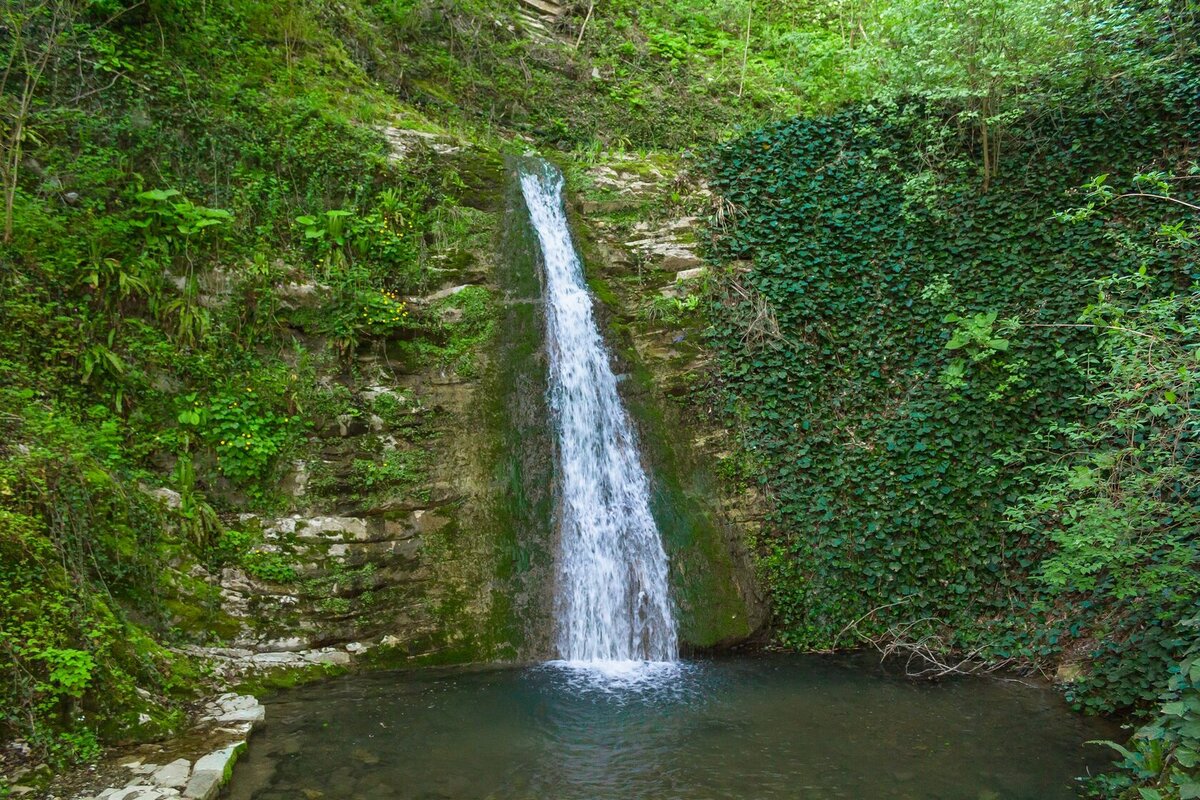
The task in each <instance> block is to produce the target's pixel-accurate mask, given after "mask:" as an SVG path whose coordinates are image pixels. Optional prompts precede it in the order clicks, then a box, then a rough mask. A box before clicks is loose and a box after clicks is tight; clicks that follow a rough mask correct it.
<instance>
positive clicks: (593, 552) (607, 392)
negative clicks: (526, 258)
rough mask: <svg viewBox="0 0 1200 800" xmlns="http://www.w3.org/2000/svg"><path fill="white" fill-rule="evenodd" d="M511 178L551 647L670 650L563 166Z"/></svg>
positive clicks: (635, 472)
mask: <svg viewBox="0 0 1200 800" xmlns="http://www.w3.org/2000/svg"><path fill="white" fill-rule="evenodd" d="M520 179H521V192H522V194H523V195H524V197H525V204H526V206H527V207H528V209H529V216H530V219H531V221H532V222H533V227H534V230H535V231H536V232H537V237H538V241H539V243H540V244H541V248H542V254H543V257H544V261H545V301H546V339H547V348H548V350H549V353H550V407H551V411H552V413H553V416H554V421H555V425H556V428H557V435H558V457H559V463H558V476H559V478H558V480H559V488H560V493H561V513H560V523H559V524H560V540H561V544H560V546H559V556H558V564H559V566H558V582H559V583H558V597H557V609H556V611H557V622H558V651H559V656H560V657H561V658H562V659H564V660H566V661H568V662H574V663H579V662H584V663H588V664H592V665H603V664H610V665H614V664H622V663H624V664H628V663H630V662H671V661H675V660H676V658H677V657H678V641H677V637H676V633H675V618H674V616H673V614H672V612H671V602H670V597H669V595H668V584H667V556H666V553H665V552H664V551H663V547H662V541H661V539H660V538H659V533H658V528H657V527H656V526H655V524H654V518H653V517H652V516H651V515H650V502H649V500H650V484H649V480H648V479H647V477H646V473H645V471H644V470H643V469H642V465H641V462H640V461H639V459H638V450H637V441H636V439H635V438H634V434H633V428H632V426H631V425H630V421H629V415H628V414H627V413H626V411H625V408H624V407H623V406H622V405H621V398H620V396H619V395H618V394H617V378H616V376H615V375H614V374H613V371H612V367H611V366H610V364H609V354H608V351H607V349H606V348H605V346H604V340H603V339H602V338H601V336H600V331H599V330H598V329H597V327H596V321H595V319H594V318H593V315H592V300H591V297H590V296H589V295H588V291H587V287H586V285H585V283H584V280H583V267H582V265H581V264H580V261H579V257H578V255H577V254H576V252H575V246H574V243H573V241H572V239H571V232H570V229H569V228H568V226H567V217H566V212H565V209H564V207H563V196H562V187H563V179H562V175H561V174H559V172H558V171H557V170H556V169H554V168H553V167H552V166H550V165H549V164H546V163H545V162H535V164H533V165H531V166H528V167H526V168H524V169H522V170H521V175H520Z"/></svg>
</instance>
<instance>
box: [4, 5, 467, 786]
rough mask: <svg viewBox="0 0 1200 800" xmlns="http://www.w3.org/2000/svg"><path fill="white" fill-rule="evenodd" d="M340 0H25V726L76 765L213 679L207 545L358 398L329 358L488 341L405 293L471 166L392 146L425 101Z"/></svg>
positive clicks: (15, 441)
mask: <svg viewBox="0 0 1200 800" xmlns="http://www.w3.org/2000/svg"><path fill="white" fill-rule="evenodd" d="M316 10H317V9H312V8H308V7H306V6H302V5H297V6H294V7H290V8H289V10H287V11H286V12H285V13H283V14H282V15H281V14H278V13H277V11H278V9H277V8H276V4H271V3H256V2H238V3H217V4H211V3H210V4H203V3H199V4H192V3H183V2H180V3H172V2H167V3H151V4H146V3H128V4H122V3H103V2H74V1H73V0H52V1H50V2H33V1H32V0H31V1H30V2H13V3H6V4H5V5H4V7H3V10H2V11H0V28H2V29H3V31H4V35H3V38H2V39H0V47H2V48H3V49H2V50H0V57H2V58H3V60H4V63H5V65H6V66H5V68H4V70H3V73H2V74H0V80H2V82H3V85H2V86H0V89H2V90H3V91H2V94H0V98H2V102H0V114H2V116H0V121H2V123H3V124H2V125H0V160H2V161H3V163H4V165H5V166H4V170H3V172H2V173H0V178H2V179H3V181H4V188H5V195H6V204H5V234H4V243H3V244H0V320H2V321H3V324H2V326H0V387H3V388H0V430H2V431H3V434H4V435H3V442H2V443H0V552H2V557H0V738H5V739H7V738H9V737H13V736H19V737H21V738H24V739H25V740H26V741H27V742H28V743H29V744H30V746H31V747H32V748H33V754H34V755H35V756H40V757H43V758H45V757H49V758H50V759H51V761H52V762H54V763H57V764H63V763H68V762H71V761H73V760H77V759H90V758H93V757H94V756H95V755H96V754H97V752H98V745H97V742H98V741H100V740H108V741H114V740H125V739H136V738H145V737H153V736H157V735H161V734H162V733H163V732H164V731H166V730H168V729H170V728H171V727H173V726H175V725H177V724H178V722H179V721H180V720H181V718H182V715H181V714H180V713H179V711H178V710H177V701H178V699H179V698H180V697H185V696H186V695H187V694H188V693H189V692H191V691H194V690H195V689H196V688H197V683H196V675H195V674H194V672H193V667H192V665H190V664H189V662H188V660H187V659H186V658H185V657H183V656H180V655H179V653H178V651H175V650H168V649H166V648H164V647H163V644H167V645H174V644H182V643H187V642H204V641H205V640H207V639H209V638H210V637H215V636H216V632H215V630H213V631H210V630H208V628H209V626H214V627H215V626H216V625H217V621H218V615H219V600H218V598H217V596H216V589H215V588H213V587H211V586H210V585H208V584H207V583H204V582H202V581H199V580H195V579H193V578H192V577H190V576H189V574H188V570H189V568H190V567H189V565H194V564H197V563H200V562H204V563H209V564H217V565H219V564H221V563H224V561H227V560H228V558H227V556H228V554H226V555H224V556H223V555H221V554H222V553H224V552H225V551H226V550H229V549H230V547H229V546H228V545H229V541H231V540H232V539H237V538H238V536H240V535H241V532H240V531H226V530H224V529H223V526H222V523H221V520H222V519H225V520H226V521H229V520H230V519H236V514H235V512H239V511H245V510H258V509H271V508H277V507H279V504H280V503H281V502H282V500H281V496H280V489H279V477H280V470H281V465H284V464H285V463H286V461H287V457H288V456H295V455H297V454H300V453H302V452H303V449H304V448H305V447H307V446H308V444H307V440H308V435H309V434H310V433H311V432H312V431H313V430H314V429H315V428H316V427H317V426H319V425H324V424H327V422H328V420H330V419H332V418H336V417H337V416H338V415H339V414H345V413H359V412H358V411H357V410H356V409H353V408H349V407H348V406H347V401H346V398H345V394H344V393H343V392H339V387H338V386H337V384H336V383H331V382H329V381H321V380H318V379H317V376H318V372H319V371H323V372H324V373H325V374H335V375H336V373H337V372H338V371H339V369H341V368H342V367H341V366H340V365H341V363H342V359H343V358H344V356H345V355H346V354H348V353H350V352H353V350H354V349H355V348H356V347H358V346H359V345H360V344H362V343H363V342H366V341H369V340H372V339H375V340H378V339H382V338H389V337H392V338H396V337H399V338H408V339H411V340H412V345H411V346H412V347H413V348H414V349H415V350H416V353H415V355H414V358H417V359H444V360H446V361H453V362H454V363H456V364H457V363H458V362H461V361H462V360H463V359H464V358H466V357H467V356H466V355H464V353H463V352H461V351H462V350H463V349H464V346H463V344H462V341H460V340H459V339H458V338H455V337H457V336H458V333H457V332H455V333H454V334H453V335H447V333H446V332H445V331H444V330H442V328H443V327H444V326H443V325H442V323H441V322H440V320H439V319H438V318H437V317H436V316H435V317H433V318H422V317H421V316H420V315H418V314H416V313H415V312H414V311H413V310H412V309H410V307H409V305H408V304H407V303H406V302H405V301H404V300H403V299H402V297H403V296H404V295H406V294H411V293H414V292H417V291H419V290H421V289H422V288H423V287H424V285H425V284H426V280H427V275H428V266H429V264H430V262H431V260H432V259H434V258H435V257H436V256H437V254H438V252H439V248H440V246H441V244H440V241H439V239H438V234H439V231H442V230H444V229H445V228H446V223H445V220H447V219H450V218H453V217H454V216H455V215H456V214H457V213H458V202H457V199H456V197H457V195H456V194H455V193H456V192H460V191H461V190H462V189H463V186H464V184H463V182H462V181H461V180H459V179H458V178H457V176H456V175H454V174H444V173H439V174H436V175H435V174H432V170H431V168H430V161H429V157H428V155H429V154H428V153H422V152H421V151H419V150H418V151H415V152H413V153H411V154H410V157H409V158H407V159H406V160H405V161H404V163H403V164H399V163H397V162H394V161H392V160H390V158H389V157H388V148H387V145H386V142H385V141H384V138H383V136H382V135H381V134H380V133H379V131H378V130H376V129H373V126H376V125H379V124H381V123H382V122H383V121H384V120H387V119H388V118H390V117H391V116H393V115H395V114H398V113H400V112H401V111H402V110H403V109H402V108H401V107H399V106H398V105H397V104H396V103H395V101H394V100H391V99H390V98H388V96H387V95H385V94H383V93H381V92H379V91H377V90H375V89H373V88H372V87H371V85H370V82H369V81H368V80H367V79H366V77H365V76H364V75H363V74H362V72H361V71H360V70H359V68H358V67H357V66H356V65H355V64H354V62H353V60H352V59H350V58H349V57H348V56H347V55H346V50H345V44H344V43H343V42H342V41H341V40H340V39H338V38H337V37H336V36H335V35H333V34H331V33H330V32H329V30H327V29H326V28H324V27H322V26H321V25H320V24H318V22H317V21H316V19H315V18H314V17H313V16H312V13H313V12H314V11H316ZM279 41H284V42H286V43H287V45H286V46H285V47H282V48H281V47H279V46H278V44H277V43H278V42H279ZM348 90H350V91H348ZM289 286H290V287H293V288H295V287H300V289H305V287H307V289H306V291H308V292H309V299H308V300H305V299H304V296H303V295H301V296H300V299H299V300H297V297H296V296H295V295H292V296H289V295H287V294H286V292H284V291H283V290H281V288H280V287H284V288H286V287H289ZM318 307H319V309H318ZM481 324H484V323H476V325H477V326H478V325H481ZM484 333H486V330H485V331H484ZM306 334H307V335H309V336H311V337H319V338H316V339H314V338H308V337H307V336H306ZM464 335H465V334H464ZM480 335H481V334H480V332H479V331H472V332H471V333H470V336H471V337H474V338H471V339H470V341H472V342H474V341H478V338H479V336H480ZM313 341H316V342H318V343H319V342H320V341H329V342H331V343H332V344H333V345H334V347H333V348H331V349H323V348H320V347H314V348H313V349H309V347H310V345H309V344H306V343H311V342H313ZM422 343H423V344H422ZM455 348H457V349H455ZM451 351H453V352H451ZM364 469H367V472H368V473H369V474H367V476H366V477H365V478H364V479H363V480H364V482H365V483H368V484H369V485H370V486H371V487H374V488H377V489H379V488H381V487H384V486H391V485H394V484H395V485H399V484H403V485H407V484H408V483H411V482H412V476H411V474H410V473H411V472H412V466H411V465H408V466H406V468H405V469H403V470H401V469H399V467H389V466H388V465H387V464H385V465H383V467H377V465H375V464H372V463H366V465H365V467H364ZM389 470H390V471H389ZM231 537H232V538H231ZM242 550H245V548H242ZM242 550H238V551H237V552H235V553H234V556H230V557H236V558H241V559H242V560H243V562H244V563H242V566H243V567H244V568H245V569H246V570H247V571H248V572H249V573H250V574H253V575H257V576H259V577H263V578H265V579H271V580H279V579H282V578H283V577H287V576H290V575H291V576H294V571H293V570H292V567H291V566H290V565H288V564H284V563H276V562H277V561H278V559H275V560H271V559H270V558H268V557H267V555H266V554H263V553H255V552H249V551H246V552H242ZM185 620H186V622H187V624H186V625H185V624H184V622H185Z"/></svg>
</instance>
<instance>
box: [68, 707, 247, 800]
mask: <svg viewBox="0 0 1200 800" xmlns="http://www.w3.org/2000/svg"><path fill="white" fill-rule="evenodd" d="M265 718H266V710H265V709H264V708H263V706H262V704H261V703H259V702H258V700H256V699H255V698H254V697H252V696H251V695H244V694H236V693H233V692H229V693H226V694H223V695H220V696H219V697H215V698H213V699H212V700H210V701H208V702H207V703H206V704H205V705H204V706H203V707H202V708H201V710H200V713H199V714H198V715H197V717H196V721H195V724H194V725H193V727H192V728H191V730H189V731H188V732H187V733H185V734H184V735H182V736H180V737H178V738H176V739H172V740H170V741H169V742H166V743H161V744H145V745H140V746H138V747H136V748H134V749H133V750H131V751H129V752H127V753H126V754H125V755H124V756H122V757H120V758H118V759H117V760H116V761H114V762H110V763H109V764H107V765H104V766H102V767H100V768H99V769H97V771H96V772H95V773H93V774H92V775H91V776H90V777H89V778H88V779H86V783H87V784H90V785H85V786H82V787H77V788H76V789H75V790H74V791H73V792H72V793H70V794H69V795H68V796H71V797H73V798H75V800H167V798H187V800H211V798H214V797H216V796H217V794H218V793H219V792H220V790H221V787H222V786H224V785H225V783H226V782H227V781H228V780H229V776H230V774H231V773H232V771H233V764H234V762H235V761H236V760H237V757H238V755H240V754H241V752H242V751H243V750H244V749H245V748H246V742H247V741H248V740H249V738H250V733H251V732H252V731H253V730H254V728H255V726H257V725H258V724H259V723H261V722H262V721H263V720H264V719H265Z"/></svg>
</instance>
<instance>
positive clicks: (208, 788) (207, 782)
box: [183, 771, 225, 800]
mask: <svg viewBox="0 0 1200 800" xmlns="http://www.w3.org/2000/svg"><path fill="white" fill-rule="evenodd" d="M224 779H225V776H224V774H223V773H220V772H213V771H207V772H195V773H193V775H192V779H191V780H189V781H188V783H187V787H186V788H185V789H184V790H183V796H184V797H185V798H188V800H212V798H214V797H216V796H217V793H218V792H220V791H221V784H222V782H224Z"/></svg>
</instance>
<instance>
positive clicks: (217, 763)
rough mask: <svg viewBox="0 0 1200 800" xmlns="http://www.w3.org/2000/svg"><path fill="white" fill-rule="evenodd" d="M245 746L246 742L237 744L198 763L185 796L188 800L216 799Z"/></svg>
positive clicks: (207, 756) (184, 791) (205, 757)
mask: <svg viewBox="0 0 1200 800" xmlns="http://www.w3.org/2000/svg"><path fill="white" fill-rule="evenodd" d="M245 746H246V743H245V742H237V743H235V744H232V745H230V746H229V747H225V748H222V749H220V750H217V751H216V752H213V753H209V754H208V755H206V756H204V757H203V758H201V759H200V760H199V761H197V762H196V766H195V768H194V769H193V770H192V777H191V779H190V780H189V781H188V784H187V787H186V788H185V789H184V790H183V796H184V797H185V798H187V800H212V798H214V797H216V796H217V792H219V791H220V789H221V786H222V785H223V784H224V783H225V779H226V778H227V777H228V775H229V771H230V770H231V769H232V768H233V762H234V761H236V760H237V757H238V754H240V753H241V752H242V749H243V748H245Z"/></svg>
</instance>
